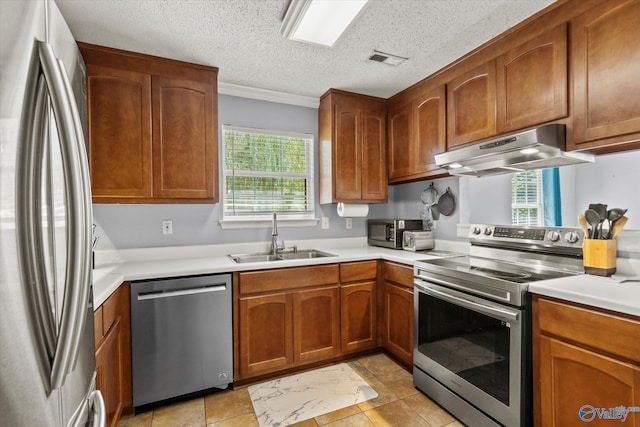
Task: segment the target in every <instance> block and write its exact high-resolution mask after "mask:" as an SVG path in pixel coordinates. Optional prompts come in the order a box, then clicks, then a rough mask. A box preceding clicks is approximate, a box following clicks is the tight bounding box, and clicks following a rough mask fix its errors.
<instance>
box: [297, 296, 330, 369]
mask: <svg viewBox="0 0 640 427" xmlns="http://www.w3.org/2000/svg"><path fill="white" fill-rule="evenodd" d="M339 318H340V293H339V290H338V286H330V287H327V288H320V289H310V290H304V291H298V292H294V293H293V360H294V362H314V361H316V360H321V359H328V358H331V357H334V356H336V355H337V354H338V353H339V352H340V322H339V321H338V320H339Z"/></svg>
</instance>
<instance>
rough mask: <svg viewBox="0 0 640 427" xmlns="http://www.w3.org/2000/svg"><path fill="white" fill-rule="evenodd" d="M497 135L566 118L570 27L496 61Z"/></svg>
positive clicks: (546, 34) (527, 44)
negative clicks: (568, 30) (568, 32)
mask: <svg viewBox="0 0 640 427" xmlns="http://www.w3.org/2000/svg"><path fill="white" fill-rule="evenodd" d="M497 79H498V83H497V101H498V104H497V105H498V122H497V131H498V133H502V132H507V131H512V130H517V129H523V128H526V127H528V126H533V125H536V124H540V123H544V122H548V121H551V120H555V119H559V118H562V117H566V115H567V25H566V24H562V25H559V26H557V27H555V28H553V29H551V30H549V31H547V32H545V33H543V34H542V35H540V36H538V37H535V38H533V39H531V40H529V41H528V42H526V43H524V44H522V45H520V46H518V47H516V48H514V49H511V50H509V51H508V52H507V53H505V54H503V55H500V56H499V57H498V58H497Z"/></svg>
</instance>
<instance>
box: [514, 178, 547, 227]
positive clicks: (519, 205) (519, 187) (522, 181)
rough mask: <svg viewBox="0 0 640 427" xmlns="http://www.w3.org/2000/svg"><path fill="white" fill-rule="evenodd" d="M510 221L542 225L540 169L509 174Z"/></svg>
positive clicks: (520, 223) (515, 223) (516, 223)
mask: <svg viewBox="0 0 640 427" xmlns="http://www.w3.org/2000/svg"><path fill="white" fill-rule="evenodd" d="M511 222H512V223H513V224H514V225H543V224H544V214H543V195H542V171H539V170H534V171H525V172H517V173H514V174H512V175H511Z"/></svg>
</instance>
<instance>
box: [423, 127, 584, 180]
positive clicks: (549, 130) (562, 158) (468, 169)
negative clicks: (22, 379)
mask: <svg viewBox="0 0 640 427" xmlns="http://www.w3.org/2000/svg"><path fill="white" fill-rule="evenodd" d="M564 149H565V127H564V125H560V124H550V125H545V126H541V127H539V128H536V129H531V130H528V131H525V132H522V133H517V134H514V135H509V136H503V137H501V138H499V139H494V140H492V141H485V142H481V143H478V144H475V145H471V146H469V147H464V148H460V149H458V150H453V151H449V152H446V153H442V154H437V155H436V157H435V160H436V164H437V165H438V166H439V167H441V168H444V169H447V170H448V171H449V173H450V174H452V175H469V176H478V177H482V176H492V175H499V174H504V173H511V172H522V171H526V170H534V169H546V168H554V167H557V166H567V165H575V164H578V163H593V162H594V161H595V157H594V156H593V155H591V154H585V153H577V152H566V151H564Z"/></svg>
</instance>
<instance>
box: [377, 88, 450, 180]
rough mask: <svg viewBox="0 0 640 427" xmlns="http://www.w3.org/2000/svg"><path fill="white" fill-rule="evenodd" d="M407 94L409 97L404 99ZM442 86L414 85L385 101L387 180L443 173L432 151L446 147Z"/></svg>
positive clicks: (444, 104)
mask: <svg viewBox="0 0 640 427" xmlns="http://www.w3.org/2000/svg"><path fill="white" fill-rule="evenodd" d="M407 98H409V101H404V100H405V99H407ZM445 116H446V102H445V87H444V86H443V85H442V86H438V87H431V88H429V87H424V86H416V87H415V88H413V89H411V90H410V91H408V92H407V93H406V94H404V95H403V98H402V99H400V100H395V99H393V98H392V99H391V100H390V102H389V113H388V122H389V183H391V184H395V183H399V182H406V181H411V180H417V179H423V178H435V177H439V176H444V175H446V174H447V173H446V171H444V170H442V169H440V168H438V167H436V165H435V159H434V157H435V155H436V154H438V153H442V152H444V151H446V119H445Z"/></svg>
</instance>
